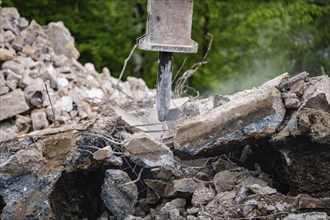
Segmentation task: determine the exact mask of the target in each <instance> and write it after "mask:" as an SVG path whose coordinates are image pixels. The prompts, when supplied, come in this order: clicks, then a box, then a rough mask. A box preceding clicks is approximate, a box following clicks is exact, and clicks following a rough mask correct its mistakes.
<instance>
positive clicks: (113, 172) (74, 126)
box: [0, 8, 330, 220]
mask: <svg viewBox="0 0 330 220" xmlns="http://www.w3.org/2000/svg"><path fill="white" fill-rule="evenodd" d="M0 21H1V27H0V66H1V70H0V86H1V87H0V100H1V105H0V110H1V112H0V113H1V115H0V215H1V219H4V220H7V219H8V220H11V219H99V220H106V219H109V220H110V219H119V220H121V219H125V220H130V219H131V220H133V219H140V220H149V219H172V220H177V219H188V220H206V219H210V220H211V219H286V220H290V219H306V220H307V219H324V220H326V219H328V218H329V216H328V215H329V210H330V169H329V167H330V148H329V146H330V90H329V88H330V79H329V77H328V76H326V75H322V76H318V77H308V73H306V72H303V73H301V74H297V75H296V76H294V77H291V78H290V77H289V76H288V74H287V73H285V74H282V75H280V76H278V77H276V78H274V79H272V80H270V81H268V82H266V83H265V84H263V85H261V86H259V87H257V88H253V89H251V90H246V91H242V92H239V93H236V94H233V95H229V96H220V95H216V96H213V97H209V98H206V99H202V100H194V99H189V98H187V97H186V98H181V99H174V100H171V106H170V109H169V113H168V118H167V121H165V122H159V121H158V119H157V110H156V107H155V105H154V104H155V92H154V91H153V90H150V89H148V88H147V86H146V85H145V83H144V81H143V80H141V79H137V78H134V77H128V79H127V81H126V82H122V81H120V80H118V79H116V78H114V77H112V76H111V75H110V71H109V70H108V69H107V68H104V69H103V71H102V73H97V71H96V70H95V68H94V66H93V64H91V63H87V64H84V65H82V64H81V63H79V62H78V61H77V58H78V57H79V52H78V51H77V49H76V48H75V46H74V40H73V38H72V37H71V35H70V32H69V30H68V29H67V28H66V27H65V26H64V24H63V23H62V22H56V23H50V24H49V25H47V26H44V27H42V26H40V25H38V23H37V22H36V21H31V22H29V21H27V20H26V19H25V18H22V17H20V15H19V13H18V11H17V10H16V9H15V8H1V20H0Z"/></svg>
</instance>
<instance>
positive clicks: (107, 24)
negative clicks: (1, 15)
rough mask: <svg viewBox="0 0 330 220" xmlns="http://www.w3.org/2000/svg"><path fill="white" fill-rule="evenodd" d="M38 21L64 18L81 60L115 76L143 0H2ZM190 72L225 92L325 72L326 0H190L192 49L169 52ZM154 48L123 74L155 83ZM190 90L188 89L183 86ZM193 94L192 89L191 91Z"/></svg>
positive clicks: (134, 34)
mask: <svg viewBox="0 0 330 220" xmlns="http://www.w3.org/2000/svg"><path fill="white" fill-rule="evenodd" d="M2 6H3V7H6V6H14V7H17V8H18V10H19V12H20V14H21V16H23V17H26V18H27V19H28V20H30V21H31V20H32V19H34V20H36V21H37V22H38V23H39V24H41V25H46V24H48V23H49V22H52V21H63V22H64V23H65V25H66V26H67V27H68V28H69V29H70V31H71V34H72V35H73V36H74V38H75V41H76V46H77V48H78V50H79V51H80V53H81V56H80V58H79V60H80V61H81V62H82V63H85V62H92V63H94V64H95V66H96V68H97V70H98V71H101V70H102V68H103V67H104V66H106V67H108V68H109V69H110V71H111V74H112V75H114V76H116V77H118V75H119V73H120V71H121V68H122V65H123V63H124V60H125V59H126V57H127V56H128V54H129V53H130V51H131V49H132V47H133V46H134V44H135V40H136V38H138V37H139V36H141V35H143V34H144V33H145V24H146V16H147V12H146V6H147V0H125V1H123V0H33V1H27V0H4V1H3V4H2ZM207 33H211V34H212V35H213V36H214V42H213V45H212V48H211V50H210V53H209V56H208V59H207V61H208V63H207V64H206V65H204V66H202V67H201V68H200V69H199V70H198V71H197V72H195V73H194V75H193V76H192V77H191V78H190V79H189V86H191V87H193V88H195V89H197V90H198V91H199V92H200V93H201V94H202V95H204V96H206V95H209V94H214V93H218V94H230V93H233V92H236V91H240V90H242V89H247V88H251V87H253V86H257V85H260V84H261V83H263V82H265V81H267V80H269V79H271V78H272V77H274V76H277V75H279V74H281V73H283V72H289V73H290V74H291V75H293V74H297V73H299V72H302V71H307V72H309V73H310V74H311V75H320V74H328V75H329V73H330V0H251V1H246V0H195V1H194V15H193V32H192V39H194V40H195V41H197V42H198V43H199V52H198V53H197V54H175V58H174V62H175V63H174V69H173V71H174V74H175V73H176V72H177V71H178V70H179V68H180V67H181V66H182V64H183V62H184V60H185V59H186V63H185V65H184V66H183V68H182V71H181V72H180V73H179V76H180V75H182V73H183V72H184V71H185V70H187V69H189V68H190V66H191V65H192V64H194V63H196V62H199V61H201V60H202V58H203V55H204V53H205V52H206V50H207V46H208V43H209V37H208V36H207ZM156 71H157V53H156V52H146V51H140V50H136V51H135V53H134V56H133V57H132V59H131V60H130V62H129V66H128V68H127V69H126V71H125V77H126V76H129V75H130V76H135V77H141V78H143V79H144V80H145V81H146V83H147V84H148V86H149V87H151V88H154V86H155V81H156ZM190 92H191V91H190ZM191 94H192V92H191Z"/></svg>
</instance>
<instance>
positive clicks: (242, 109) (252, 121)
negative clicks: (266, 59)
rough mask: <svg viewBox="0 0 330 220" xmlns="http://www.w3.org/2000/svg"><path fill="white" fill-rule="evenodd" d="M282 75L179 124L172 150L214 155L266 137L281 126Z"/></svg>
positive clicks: (283, 111) (191, 154)
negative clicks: (279, 86) (279, 85)
mask: <svg viewBox="0 0 330 220" xmlns="http://www.w3.org/2000/svg"><path fill="white" fill-rule="evenodd" d="M284 77H287V74H283V75H281V76H279V77H277V78H275V79H273V80H271V81H268V82H267V83H265V84H264V85H262V86H260V87H258V88H255V89H252V90H247V91H244V92H240V93H237V94H235V96H233V97H232V98H231V100H230V101H228V102H226V103H224V104H223V105H221V106H219V107H217V108H214V109H212V110H210V111H208V112H206V113H204V114H201V115H198V116H196V117H193V118H190V119H188V120H185V121H183V122H181V123H179V124H178V125H177V126H176V129H175V135H174V138H173V142H174V149H175V150H176V151H177V152H180V154H182V156H188V155H189V156H201V155H203V156H204V157H205V156H208V155H210V156H211V155H215V154H219V153H225V152H228V151H232V150H233V148H232V147H231V148H230V149H228V147H227V146H235V145H240V146H241V145H242V143H244V141H247V140H249V139H261V138H269V137H271V136H272V135H273V134H274V133H275V132H276V129H277V128H278V126H279V125H280V124H281V123H282V121H283V118H284V115H285V111H286V110H285V106H284V104H283V102H282V99H281V92H280V91H279V90H278V89H277V88H276V86H277V85H278V84H279V83H280V82H281V80H282V79H283V78H284Z"/></svg>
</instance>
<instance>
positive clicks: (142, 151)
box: [123, 132, 174, 168]
mask: <svg viewBox="0 0 330 220" xmlns="http://www.w3.org/2000/svg"><path fill="white" fill-rule="evenodd" d="M127 140H128V141H127V142H126V143H124V145H123V147H124V148H125V149H126V151H127V152H128V153H129V155H130V157H131V158H132V160H133V161H134V162H136V163H137V164H140V165H141V166H144V167H146V168H150V167H157V166H166V165H170V164H173V161H174V159H173V153H172V151H171V150H170V148H169V147H167V146H166V145H165V144H163V143H160V142H159V141H157V140H156V139H154V138H153V137H152V136H150V135H148V134H146V133H142V132H137V133H134V134H133V135H129V134H127Z"/></svg>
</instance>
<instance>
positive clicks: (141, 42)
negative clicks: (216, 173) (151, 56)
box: [137, 0, 198, 121]
mask: <svg viewBox="0 0 330 220" xmlns="http://www.w3.org/2000/svg"><path fill="white" fill-rule="evenodd" d="M192 14H193V0H148V19H147V31H146V34H145V35H143V36H142V37H140V38H138V40H137V45H138V47H139V48H140V49H142V50H150V51H159V55H158V73H157V93H156V106H157V113H158V120H159V121H165V120H166V116H167V113H168V111H169V108H170V101H171V83H172V63H173V53H174V52H176V53H196V52H197V48H198V44H197V43H196V42H195V41H193V40H192V39H191V26H192Z"/></svg>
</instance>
